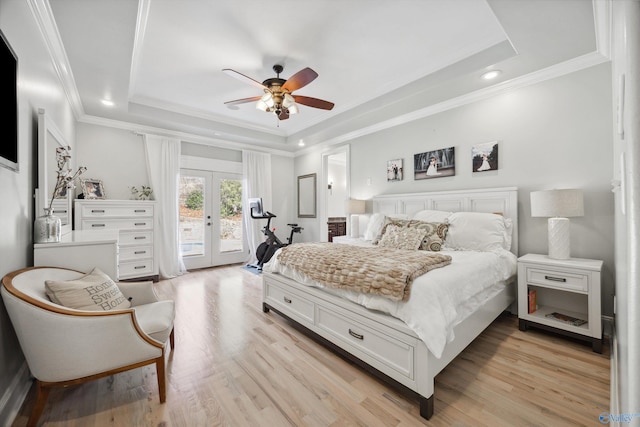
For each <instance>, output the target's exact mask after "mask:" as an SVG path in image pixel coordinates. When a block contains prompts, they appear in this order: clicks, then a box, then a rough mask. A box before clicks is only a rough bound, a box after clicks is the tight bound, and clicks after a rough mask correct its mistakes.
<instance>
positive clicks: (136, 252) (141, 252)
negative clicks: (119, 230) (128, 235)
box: [134, 251, 147, 255]
mask: <svg viewBox="0 0 640 427" xmlns="http://www.w3.org/2000/svg"><path fill="white" fill-rule="evenodd" d="M146 253H147V251H135V252H134V254H136V255H140V254H146Z"/></svg>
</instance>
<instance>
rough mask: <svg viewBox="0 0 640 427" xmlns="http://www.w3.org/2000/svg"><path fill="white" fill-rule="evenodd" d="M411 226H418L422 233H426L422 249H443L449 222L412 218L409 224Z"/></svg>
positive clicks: (436, 250)
mask: <svg viewBox="0 0 640 427" xmlns="http://www.w3.org/2000/svg"><path fill="white" fill-rule="evenodd" d="M408 227H409V228H416V229H418V230H420V233H422V234H424V237H423V238H422V243H421V244H420V248H419V249H420V250H423V251H433V252H438V251H439V250H440V249H442V244H443V243H444V241H445V239H446V237H447V231H448V230H449V224H446V223H441V222H425V221H417V220H415V219H414V220H411V221H410V222H409V224H408Z"/></svg>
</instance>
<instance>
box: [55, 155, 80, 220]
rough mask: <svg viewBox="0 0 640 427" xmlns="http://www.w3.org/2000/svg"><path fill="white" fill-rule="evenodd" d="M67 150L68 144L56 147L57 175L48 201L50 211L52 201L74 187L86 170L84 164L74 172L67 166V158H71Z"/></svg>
mask: <svg viewBox="0 0 640 427" xmlns="http://www.w3.org/2000/svg"><path fill="white" fill-rule="evenodd" d="M69 151H71V147H69V146H66V147H58V148H56V163H57V164H58V176H57V178H56V186H55V187H54V189H53V194H51V200H50V201H49V208H48V210H49V212H51V207H52V205H53V201H54V200H55V199H57V198H59V197H63V196H65V195H66V194H67V190H70V189H74V188H76V185H75V182H76V180H77V179H78V178H79V177H80V175H82V174H83V173H84V172H85V171H86V170H87V168H86V167H84V166H80V167H79V168H78V170H77V171H76V172H75V173H74V172H73V171H72V170H71V168H70V167H69V160H70V159H71V155H70V154H69Z"/></svg>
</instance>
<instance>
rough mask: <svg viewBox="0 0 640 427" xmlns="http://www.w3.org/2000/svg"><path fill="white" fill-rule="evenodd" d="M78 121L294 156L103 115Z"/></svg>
mask: <svg viewBox="0 0 640 427" xmlns="http://www.w3.org/2000/svg"><path fill="white" fill-rule="evenodd" d="M78 122H80V123H86V124H90V125H96V126H105V127H110V128H115V129H122V130H128V131H131V132H133V133H135V134H139V135H143V134H152V135H159V136H166V137H170V138H178V139H180V141H184V142H191V143H194V144H202V145H208V146H211V147H217V148H227V149H232V150H251V151H258V152H264V153H270V154H274V155H278V156H283V157H294V153H293V152H291V151H284V150H278V149H275V148H269V147H259V146H256V145H255V144H249V143H244V142H236V141H227V140H224V139H220V138H215V137H207V136H201V135H195V134H192V133H188V132H178V131H172V130H168V129H164V128H157V127H154V126H144V125H139V124H135V123H130V122H123V121H120V120H112V119H105V118H103V117H96V116H89V115H84V116H82V117H81V118H80V119H78Z"/></svg>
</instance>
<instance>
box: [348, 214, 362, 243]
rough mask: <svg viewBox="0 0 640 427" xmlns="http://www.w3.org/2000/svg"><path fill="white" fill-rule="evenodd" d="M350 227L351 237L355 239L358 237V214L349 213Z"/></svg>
mask: <svg viewBox="0 0 640 427" xmlns="http://www.w3.org/2000/svg"><path fill="white" fill-rule="evenodd" d="M349 228H350V229H351V237H353V238H354V239H357V238H358V237H360V218H359V217H358V215H351V223H350V224H349Z"/></svg>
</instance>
